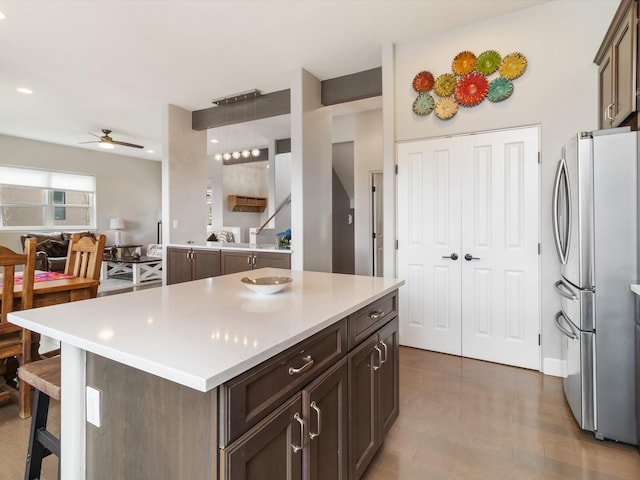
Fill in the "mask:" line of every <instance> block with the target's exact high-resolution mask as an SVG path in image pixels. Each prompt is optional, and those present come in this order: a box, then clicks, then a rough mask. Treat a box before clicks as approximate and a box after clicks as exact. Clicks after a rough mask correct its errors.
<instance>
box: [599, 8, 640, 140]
mask: <svg viewBox="0 0 640 480" xmlns="http://www.w3.org/2000/svg"><path fill="white" fill-rule="evenodd" d="M637 9H638V7H637V0H623V1H622V2H621V3H620V6H619V7H618V10H617V11H616V14H615V16H614V18H613V21H612V22H611V25H610V27H609V30H608V31H607V33H606V35H605V37H604V40H603V41H602V44H601V46H600V48H599V50H598V53H597V54H596V57H595V59H594V62H595V63H596V64H597V65H598V67H599V68H598V79H599V99H598V102H599V125H600V128H613V127H618V126H621V125H626V124H628V123H629V119H630V118H632V117H633V116H634V115H633V114H635V113H636V112H637V94H638V92H637V83H638V82H637V66H636V65H637V54H638V49H637V31H638V26H637V22H636V18H637Z"/></svg>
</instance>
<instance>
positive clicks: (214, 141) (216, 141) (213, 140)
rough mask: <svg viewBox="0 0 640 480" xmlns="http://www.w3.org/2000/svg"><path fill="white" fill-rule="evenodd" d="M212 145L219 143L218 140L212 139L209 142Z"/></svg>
mask: <svg viewBox="0 0 640 480" xmlns="http://www.w3.org/2000/svg"><path fill="white" fill-rule="evenodd" d="M209 141H210V142H211V143H218V139H216V138H212V139H211V140H209Z"/></svg>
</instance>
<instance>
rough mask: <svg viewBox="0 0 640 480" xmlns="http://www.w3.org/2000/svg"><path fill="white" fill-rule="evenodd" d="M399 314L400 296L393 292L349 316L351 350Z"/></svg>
mask: <svg viewBox="0 0 640 480" xmlns="http://www.w3.org/2000/svg"><path fill="white" fill-rule="evenodd" d="M397 312H398V296H397V292H393V293H390V294H389V295H387V296H385V297H382V298H381V299H379V300H376V301H375V302H373V303H371V304H369V305H367V306H366V307H364V308H362V309H360V310H358V311H357V312H356V313H353V314H351V315H349V318H348V322H349V349H352V348H353V347H355V346H356V345H358V344H359V343H360V342H362V341H363V340H364V339H366V338H367V337H368V336H369V335H371V334H372V333H373V332H375V331H376V330H377V329H378V328H380V327H381V326H382V325H384V324H385V323H386V322H388V321H389V320H391V318H392V317H393V316H394V315H396V313H397Z"/></svg>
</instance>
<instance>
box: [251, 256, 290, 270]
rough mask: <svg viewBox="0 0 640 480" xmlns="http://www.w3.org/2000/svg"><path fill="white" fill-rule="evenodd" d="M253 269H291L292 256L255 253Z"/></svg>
mask: <svg viewBox="0 0 640 480" xmlns="http://www.w3.org/2000/svg"><path fill="white" fill-rule="evenodd" d="M253 255H254V257H255V260H254V261H253V268H265V267H271V268H284V269H289V268H291V254H289V253H269V252H254V254H253Z"/></svg>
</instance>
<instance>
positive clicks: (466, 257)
mask: <svg viewBox="0 0 640 480" xmlns="http://www.w3.org/2000/svg"><path fill="white" fill-rule="evenodd" d="M464 259H465V260H466V261H467V262H470V261H471V260H480V258H479V257H474V256H473V255H471V254H470V253H467V254H466V255H465V256H464Z"/></svg>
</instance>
